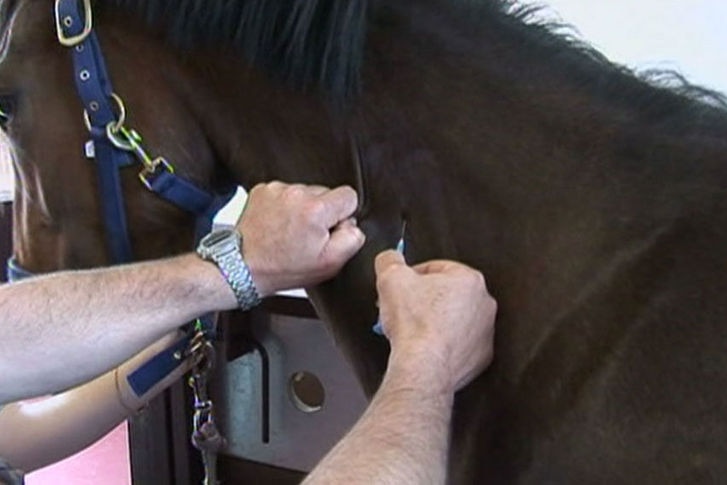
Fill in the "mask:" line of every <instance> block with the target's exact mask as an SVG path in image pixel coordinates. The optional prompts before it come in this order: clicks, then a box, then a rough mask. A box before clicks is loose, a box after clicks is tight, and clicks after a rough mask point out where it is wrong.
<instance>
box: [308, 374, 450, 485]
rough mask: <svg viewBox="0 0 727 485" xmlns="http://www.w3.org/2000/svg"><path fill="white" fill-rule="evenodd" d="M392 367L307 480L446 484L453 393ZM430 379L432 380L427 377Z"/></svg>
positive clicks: (355, 482)
mask: <svg viewBox="0 0 727 485" xmlns="http://www.w3.org/2000/svg"><path fill="white" fill-rule="evenodd" d="M412 370H413V369H410V370H409V372H407V371H403V372H400V370H399V369H397V368H396V367H395V366H390V368H389V371H388V372H387V376H386V377H385V378H384V381H383V383H382V385H381V388H380V389H379V391H378V393H377V394H376V396H375V397H374V399H373V401H372V402H371V405H370V406H369V408H368V409H367V410H366V412H365V413H364V415H363V416H362V417H361V419H360V420H359V422H358V423H357V424H356V425H355V426H354V427H353V429H351V431H350V432H349V433H348V435H347V436H346V437H345V438H344V439H343V440H342V441H341V442H340V443H339V444H338V445H336V446H335V447H334V448H333V450H331V452H330V453H329V454H328V455H327V456H326V457H325V458H324V459H323V460H322V461H321V463H319V465H318V466H317V467H316V468H315V469H314V470H313V471H312V472H311V474H310V475H309V476H308V478H307V479H306V481H305V482H304V483H305V484H308V485H314V484H315V485H318V484H329V483H330V484H340V483H346V484H348V485H353V484H359V483H360V484H401V483H427V484H437V483H441V484H443V483H444V482H445V479H446V471H447V450H448V444H449V426H450V419H451V415H452V401H453V395H452V393H451V392H447V391H439V390H437V388H438V386H437V384H436V383H432V386H431V387H428V386H427V383H426V382H423V381H420V382H413V380H412V378H411V377H412V376H413V375H416V373H415V372H412ZM424 381H426V379H424Z"/></svg>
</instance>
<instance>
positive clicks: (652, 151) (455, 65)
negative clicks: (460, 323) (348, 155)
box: [362, 2, 727, 348]
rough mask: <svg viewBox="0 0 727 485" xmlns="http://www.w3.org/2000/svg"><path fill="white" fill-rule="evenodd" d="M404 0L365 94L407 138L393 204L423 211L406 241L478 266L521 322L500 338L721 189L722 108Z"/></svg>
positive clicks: (618, 269) (629, 256)
mask: <svg viewBox="0 0 727 485" xmlns="http://www.w3.org/2000/svg"><path fill="white" fill-rule="evenodd" d="M405 3H406V2H405ZM436 5H438V4H436ZM401 8H402V9H409V10H408V16H404V15H402V17H403V18H407V23H406V25H399V26H398V27H397V29H388V30H387V29H381V30H380V31H377V32H373V33H372V35H371V37H370V50H369V57H368V64H367V66H365V70H366V72H365V86H367V89H368V90H367V93H366V94H365V95H364V100H363V101H362V105H365V106H370V107H371V108H370V109H368V110H367V113H368V116H369V118H370V119H371V120H374V121H372V122H371V123H370V126H376V125H377V122H379V121H383V123H386V120H390V121H393V122H394V124H395V125H396V126H395V127H392V124H391V123H389V124H388V128H390V129H392V130H393V132H395V133H397V136H395V137H393V138H392V137H390V138H389V139H388V143H390V144H392V145H396V144H397V143H401V142H397V141H396V140H406V141H405V142H403V143H406V144H407V145H408V148H406V149H405V150H403V151H406V152H408V154H409V155H410V156H408V157H405V156H399V157H397V158H396V159H393V158H392V159H390V160H388V163H389V165H390V166H393V167H396V169H395V170H392V171H391V172H390V174H391V175H392V176H394V177H397V178H398V181H397V182H396V184H397V185H398V186H399V187H401V188H403V190H405V191H406V192H407V194H406V195H405V196H404V198H405V199H406V200H405V202H404V206H405V207H406V208H405V211H407V212H410V213H421V214H422V215H421V216H420V219H426V218H427V217H426V216H425V215H424V214H428V215H429V220H430V222H429V223H420V227H421V226H422V225H424V226H425V229H423V230H421V232H423V233H425V234H424V236H423V237H422V238H420V239H419V241H418V243H419V244H416V243H417V241H414V243H415V244H412V245H411V246H412V250H413V251H415V252H418V253H419V254H414V255H412V256H413V257H415V258H417V259H419V257H420V256H421V258H422V259H425V258H427V257H455V258H457V259H460V260H463V261H465V262H468V263H470V264H472V265H474V266H476V267H478V268H480V269H482V270H483V271H484V272H485V274H486V275H487V276H488V280H489V282H490V283H491V285H492V287H493V290H494V292H495V294H496V295H497V296H498V297H499V299H500V302H501V309H502V313H503V314H504V315H507V316H506V318H512V319H515V320H517V321H518V322H523V325H520V326H518V325H513V326H512V327H511V328H510V329H509V330H505V332H513V333H517V334H518V335H517V337H515V338H512V339H509V341H510V342H518V345H519V344H522V345H525V346H528V347H530V348H532V346H533V345H535V342H536V341H538V340H539V339H540V337H541V336H543V332H546V331H547V329H548V328H549V327H550V326H551V324H553V322H554V321H555V320H556V319H558V318H560V317H562V316H563V315H567V314H570V313H572V312H573V311H575V310H576V309H577V308H578V307H581V306H582V305H584V304H586V303H587V302H588V301H589V300H591V299H592V297H593V296H594V295H595V294H598V293H599V292H601V293H602V292H603V291H604V289H605V288H608V287H610V286H613V285H616V284H617V283H618V281H619V278H621V279H623V276H624V274H626V272H627V270H628V268H632V267H636V266H638V264H639V262H640V261H642V260H643V259H644V258H645V257H646V256H647V255H649V254H650V253H651V252H652V250H653V248H654V247H656V246H658V245H660V244H663V243H664V240H665V238H668V237H669V236H670V235H671V234H673V232H674V231H675V230H676V228H677V227H678V225H679V223H680V221H682V220H684V218H687V217H689V214H691V213H694V212H704V211H705V210H706V208H708V207H710V206H711V204H713V202H714V201H715V200H718V198H719V197H720V193H722V189H721V188H720V187H723V186H724V184H725V183H727V171H726V170H725V169H724V167H725V161H727V160H726V159H727V142H726V141H725V140H727V122H726V121H725V119H726V118H727V117H726V116H725V114H724V112H719V110H717V109H710V108H697V107H695V106H696V104H695V103H694V102H691V101H688V100H686V99H685V98H679V97H678V96H676V95H673V94H669V93H666V92H664V91H663V90H661V91H659V90H657V89H656V88H651V87H648V86H647V85H646V84H645V83H642V82H640V81H637V80H635V79H628V77H627V76H626V75H624V74H623V73H620V72H618V71H617V70H616V69H615V68H612V67H607V66H606V65H605V64H603V63H600V62H597V61H594V60H592V59H591V60H588V59H587V57H588V56H586V55H583V54H576V53H575V50H574V49H573V48H570V49H571V50H572V52H570V53H568V52H560V53H559V52H558V50H557V49H556V48H555V47H553V48H549V49H546V48H545V47H544V46H543V45H539V44H538V43H537V42H535V40H534V39H533V36H532V35H530V34H527V33H526V31H525V29H523V27H522V26H521V25H520V24H517V25H516V23H515V22H511V23H510V25H509V26H508V24H507V23H506V22H505V23H499V24H498V22H495V21H492V19H489V20H488V19H487V18H483V20H482V25H481V26H480V27H477V28H475V27H472V26H471V25H469V26H468V25H463V21H462V19H461V17H456V16H455V15H454V14H452V13H447V11H446V9H444V8H440V7H436V6H425V7H421V6H416V7H411V6H406V7H401ZM563 47H565V46H563ZM424 53H426V56H424V55H423V54H424ZM569 56H570V57H572V58H573V59H572V60H570V61H568V62H562V58H564V57H569ZM599 83H600V84H601V87H600V88H599V86H598V84H599ZM384 110H385V111H384ZM700 117H703V119H702V121H701V122H700ZM706 119H709V120H711V121H710V122H708V123H707V122H704V120H706ZM380 126H384V125H383V124H382V125H380ZM399 146H400V147H401V145H399ZM400 151H401V150H400ZM389 153H396V150H390V151H389ZM695 166H698V167H699V169H695ZM411 227H412V229H413V230H415V229H414V228H415V227H416V225H412V226H411ZM412 237H413V238H416V234H414V235H413V236H412ZM422 239H426V242H424V241H422ZM417 245H418V246H419V248H417V247H416V246H417ZM646 274H647V273H643V274H640V275H639V276H643V275H646ZM524 322H530V323H529V324H527V325H526V324H525V323H524ZM533 326H538V327H540V328H541V329H542V331H538V330H534V329H533ZM520 332H522V335H519V333H520ZM521 337H522V338H521Z"/></svg>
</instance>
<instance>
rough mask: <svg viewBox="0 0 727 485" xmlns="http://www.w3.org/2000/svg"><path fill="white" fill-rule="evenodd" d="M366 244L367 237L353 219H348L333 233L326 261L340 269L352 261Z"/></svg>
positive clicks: (329, 241)
mask: <svg viewBox="0 0 727 485" xmlns="http://www.w3.org/2000/svg"><path fill="white" fill-rule="evenodd" d="M365 242H366V236H365V235H364V233H363V232H362V231H361V229H359V228H358V227H357V226H356V224H355V223H354V222H353V221H352V220H351V219H347V220H345V221H343V222H342V223H340V224H338V225H337V226H336V227H335V228H334V229H333V231H331V236H330V239H329V240H328V244H327V246H326V259H328V261H332V262H334V264H336V266H337V267H340V266H342V265H343V264H344V263H345V262H346V261H348V260H349V259H351V258H352V257H353V256H354V255H355V254H356V253H357V252H358V251H359V249H361V247H362V246H363V245H364V243H365ZM339 262H340V264H338V263H339Z"/></svg>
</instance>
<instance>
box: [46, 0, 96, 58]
mask: <svg viewBox="0 0 727 485" xmlns="http://www.w3.org/2000/svg"><path fill="white" fill-rule="evenodd" d="M60 4H61V0H56V6H55V11H56V36H57V37H58V42H60V43H61V45H62V46H65V47H74V46H76V45H78V44H80V43H81V42H83V41H84V40H86V37H88V36H89V34H91V31H92V30H93V10H92V9H91V0H83V10H84V15H85V17H86V18H85V22H86V24H85V25H84V26H83V31H82V32H81V33H80V34H78V35H72V36H70V37H68V36H66V33H65V32H64V31H63V27H64V26H65V27H69V26H68V25H65V22H67V19H68V18H69V17H66V18H61V13H60Z"/></svg>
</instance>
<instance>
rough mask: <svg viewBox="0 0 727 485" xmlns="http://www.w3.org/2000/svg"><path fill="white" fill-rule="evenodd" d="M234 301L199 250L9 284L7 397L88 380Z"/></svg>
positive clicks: (5, 308)
mask: <svg viewBox="0 0 727 485" xmlns="http://www.w3.org/2000/svg"><path fill="white" fill-rule="evenodd" d="M234 307H235V298H234V295H233V294H232V292H231V291H230V289H229V287H227V284H226V283H225V281H224V279H223V278H222V277H220V275H219V273H218V270H217V268H215V266H214V265H212V264H210V263H207V262H204V261H202V260H201V259H199V258H197V257H196V256H194V255H185V256H179V257H175V258H170V259H167V260H163V261H155V262H149V263H136V264H132V265H125V266H119V267H114V268H105V269H100V270H87V271H75V272H62V273H57V274H53V275H48V276H41V277H37V278H34V279H32V280H28V281H25V282H21V283H17V284H12V285H3V286H1V287H0V322H1V324H2V325H3V326H7V327H10V326H12V330H13V331H12V332H4V337H3V338H2V339H0V403H3V402H10V401H13V400H16V399H18V398H21V397H26V396H32V395H37V394H40V393H46V392H48V391H49V390H53V391H58V390H62V389H65V388H68V387H72V386H74V385H76V384H79V383H81V382H84V381H87V380H89V379H90V378H93V377H95V376H98V375H99V374H101V373H103V372H106V371H108V370H110V369H112V368H113V367H115V366H117V365H118V364H119V363H121V362H123V361H124V360H126V359H128V358H129V356H131V355H133V354H135V353H136V352H138V351H140V350H141V349H143V348H145V347H146V346H148V345H150V344H151V343H152V342H153V341H155V340H156V339H159V338H160V337H161V336H162V335H164V334H165V333H168V332H169V331H171V330H172V329H174V328H175V327H177V326H179V325H181V324H183V323H184V322H185V321H187V320H190V319H192V318H195V317H197V316H199V315H200V314H202V313H206V312H209V311H213V310H222V309H227V308H234ZM18 349H25V350H27V351H21V352H19V351H18ZM11 357H12V358H11Z"/></svg>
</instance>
